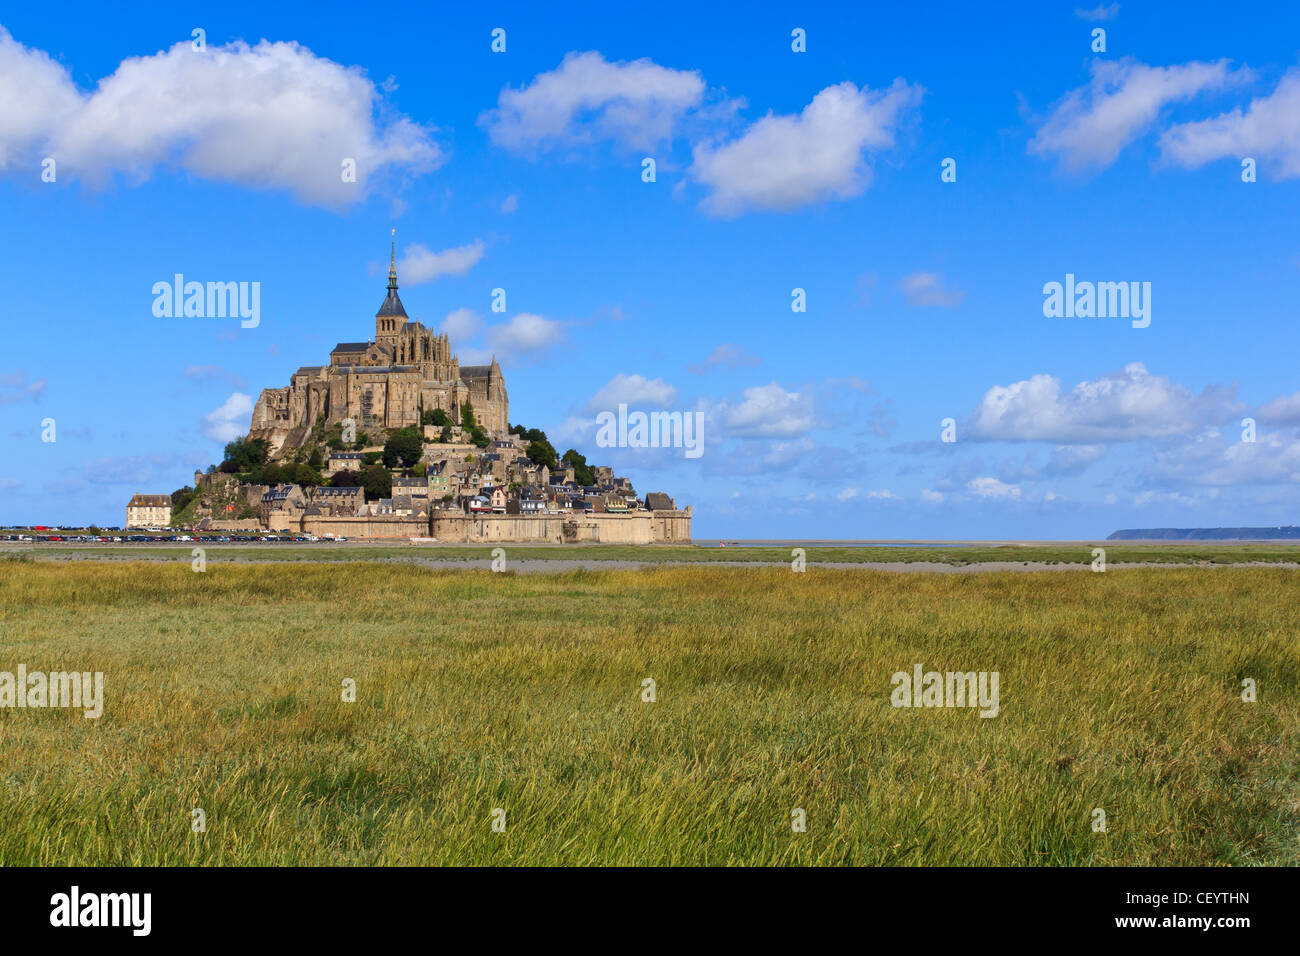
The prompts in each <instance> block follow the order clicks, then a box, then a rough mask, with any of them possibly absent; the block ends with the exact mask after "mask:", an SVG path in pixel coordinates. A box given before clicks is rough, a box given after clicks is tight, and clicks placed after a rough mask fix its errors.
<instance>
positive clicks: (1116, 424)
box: [971, 362, 1242, 444]
mask: <svg viewBox="0 0 1300 956" xmlns="http://www.w3.org/2000/svg"><path fill="white" fill-rule="evenodd" d="M1241 409H1242V406H1241V404H1240V403H1239V402H1238V401H1237V399H1236V388H1235V387H1227V386H1221V385H1215V386H1209V387H1207V388H1205V389H1204V390H1202V391H1201V393H1200V394H1199V395H1197V394H1195V393H1194V392H1192V390H1191V389H1189V388H1187V387H1186V386H1183V385H1175V384H1174V383H1172V382H1170V381H1169V379H1167V378H1164V377H1162V376H1156V375H1151V374H1150V373H1149V372H1148V371H1147V370H1146V366H1144V365H1143V364H1142V363H1141V362H1132V363H1130V364H1129V365H1126V366H1125V367H1124V368H1123V370H1122V371H1119V372H1113V373H1110V374H1107V375H1103V376H1101V377H1100V378H1098V379H1096V380H1094V381H1088V382H1080V383H1079V384H1078V385H1076V386H1075V387H1074V388H1073V389H1072V390H1071V391H1070V392H1068V393H1067V394H1064V395H1062V394H1061V381H1060V379H1058V378H1055V377H1054V376H1051V375H1045V374H1044V375H1035V376H1033V377H1032V378H1030V379H1027V380H1025V381H1021V382H1015V383H1013V384H1011V385H1005V386H1002V385H995V386H994V387H993V388H990V389H989V390H988V392H987V393H985V395H984V398H983V400H982V401H981V402H980V404H979V407H978V408H977V409H976V410H975V413H974V415H973V417H972V422H971V430H972V434H973V435H974V437H976V438H979V439H984V440H989V441H1022V440H1023V441H1052V442H1059V443H1061V444H1096V443H1098V442H1118V441H1132V440H1135V439H1141V438H1165V437H1169V436H1172V435H1186V434H1190V433H1192V432H1194V431H1196V430H1198V429H1200V428H1203V427H1205V426H1206V425H1210V424H1215V423H1219V422H1223V421H1226V420H1227V419H1229V418H1231V417H1232V416H1233V415H1237V414H1239V413H1240V411H1241Z"/></svg>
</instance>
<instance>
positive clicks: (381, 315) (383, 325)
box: [375, 229, 407, 340]
mask: <svg viewBox="0 0 1300 956" xmlns="http://www.w3.org/2000/svg"><path fill="white" fill-rule="evenodd" d="M396 237H397V230H396V229H394V230H393V244H392V248H391V249H390V250H389V258H388V295H387V296H385V297H384V303H383V305H381V306H380V307H379V311H378V312H377V313H375V338H376V340H378V339H381V338H383V337H385V336H386V335H387V336H392V335H395V334H396V333H398V332H400V331H401V327H402V326H403V325H404V324H405V323H406V321H407V316H406V309H404V308H403V307H402V300H401V298H400V297H399V296H398V295H397V238H396Z"/></svg>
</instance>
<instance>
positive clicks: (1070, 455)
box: [1044, 445, 1106, 475]
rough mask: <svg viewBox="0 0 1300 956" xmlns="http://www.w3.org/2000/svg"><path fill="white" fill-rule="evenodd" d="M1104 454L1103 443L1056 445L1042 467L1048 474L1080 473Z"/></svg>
mask: <svg viewBox="0 0 1300 956" xmlns="http://www.w3.org/2000/svg"><path fill="white" fill-rule="evenodd" d="M1104 454H1106V448H1105V446H1104V445H1057V446H1056V447H1055V448H1054V449H1052V457H1051V460H1049V461H1048V463H1047V467H1046V468H1045V469H1044V473H1045V474H1049V475H1077V474H1082V473H1083V471H1084V470H1086V469H1087V468H1088V466H1089V465H1091V464H1093V463H1094V462H1096V461H1098V460H1100V459H1101V457H1102V456H1103V455H1104Z"/></svg>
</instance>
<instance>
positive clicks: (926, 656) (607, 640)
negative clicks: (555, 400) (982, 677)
mask: <svg viewBox="0 0 1300 956" xmlns="http://www.w3.org/2000/svg"><path fill="white" fill-rule="evenodd" d="M810 557H811V555H810ZM1297 633H1300V577H1297V575H1296V574H1295V573H1294V572H1292V571H1287V570H1283V569H1269V568H1234V569H1224V570H1217V571H1210V570H1198V569H1182V570H1172V569H1171V570H1162V569H1153V570H1130V571H1123V570H1121V571H1110V572H1107V573H1106V574H1091V573H1088V572H1086V571H1080V572H1078V573H1061V574H1021V573H989V574H981V575H974V576H968V575H924V574H887V573H883V572H874V571H869V570H854V571H849V570H844V571H839V570H822V569H811V570H809V571H808V572H807V573H805V574H793V573H791V572H790V571H789V570H782V569H778V568H726V567H688V568H679V567H668V568H654V569H647V570H638V571H597V572H592V571H574V572H565V573H559V574H553V575H514V574H509V573H507V574H492V573H490V572H487V571H469V570H431V569H425V568H419V567H413V566H407V565H393V564H387V565H384V564H364V563H358V564H352V565H349V566H347V567H346V568H343V567H340V566H338V565H326V564H299V565H237V564H231V563H226V564H222V563H220V562H218V561H213V560H212V559H211V557H210V558H209V565H208V571H207V572H206V573H204V574H195V573H192V572H191V571H190V570H189V568H188V564H181V563H179V562H177V563H176V564H175V565H172V566H160V565H158V564H146V563H134V564H133V563H125V562H119V563H94V562H76V563H67V564H65V563H50V562H43V561H35V562H22V561H11V562H4V563H2V564H0V670H10V671H12V670H14V669H15V668H16V666H17V665H18V664H19V663H24V664H26V665H27V667H28V668H29V669H30V670H65V669H67V670H73V669H75V670H101V671H103V672H104V681H105V696H106V704H105V711H104V716H103V717H102V718H101V719H100V720H98V721H93V720H87V719H85V718H84V717H82V716H81V714H80V712H77V713H70V712H68V711H60V710H44V711H41V710H21V711H19V710H3V711H0V739H3V747H0V783H2V785H3V792H2V797H0V862H3V863H5V864H11V865H12V864H150V865H151V864H181V865H186V864H294V863H300V864H428V863H433V864H438V863H456V864H597V863H601V864H900V865H915V864H930V865H933V864H1010V865H1040V864H1042V865H1116V864H1159V865H1171V864H1191V865H1201V864H1279V865H1296V864H1298V863H1300V843H1298V838H1297V832H1298V831H1300V707H1298V706H1297V702H1298V701H1300V650H1298V649H1297V648H1300V642H1298V641H1297V637H1296V635H1297ZM915 663H921V664H923V665H924V666H925V668H926V669H935V670H941V671H942V670H997V671H999V673H1000V675H1001V701H1000V705H1001V713H1000V715H999V716H998V717H996V718H993V719H981V718H980V717H979V716H978V715H977V714H976V713H975V712H974V711H971V710H956V709H929V710H922V709H918V710H906V709H895V708H893V707H891V706H890V703H889V693H890V689H891V688H890V676H891V674H892V673H893V672H895V671H898V670H904V671H909V670H910V669H911V667H912V665H913V664H915ZM348 677H350V678H353V679H355V680H356V682H357V686H358V699H357V701H356V703H352V704H349V703H344V702H343V701H342V700H341V694H340V685H341V682H342V680H343V679H344V678H348ZM1243 677H1253V678H1254V679H1255V680H1256V681H1258V687H1259V700H1258V702H1257V703H1254V704H1246V703H1243V702H1242V701H1241V698H1240V683H1241V680H1242V678H1243ZM645 678H653V679H654V680H655V681H656V682H657V687H658V701H657V702H656V703H644V702H642V700H641V682H642V681H643V680H644V679H645ZM194 807H202V808H203V809H204V810H205V811H206V813H207V832H206V833H202V834H195V833H193V832H191V828H190V821H191V810H192V809H193V808H194ZM497 807H500V808H503V809H505V811H506V814H507V816H506V821H507V828H506V831H505V832H504V833H494V832H492V830H491V819H492V817H491V815H492V810H493V809H494V808H497ZM795 807H800V808H803V809H805V810H806V811H807V815H808V830H807V832H806V833H793V832H791V828H790V822H789V821H790V814H791V810H792V809H793V808H795ZM1095 807H1101V808H1103V809H1105V810H1106V812H1107V815H1108V818H1109V832H1107V833H1106V834H1104V835H1103V834H1095V833H1093V832H1092V831H1091V829H1090V826H1089V822H1090V814H1091V811H1092V810H1093V808H1095Z"/></svg>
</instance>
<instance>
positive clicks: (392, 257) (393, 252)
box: [388, 228, 397, 292]
mask: <svg viewBox="0 0 1300 956" xmlns="http://www.w3.org/2000/svg"><path fill="white" fill-rule="evenodd" d="M388 291H389V292H396V291H397V229H396V228H394V229H393V244H392V247H391V248H390V250H389V254H388Z"/></svg>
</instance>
